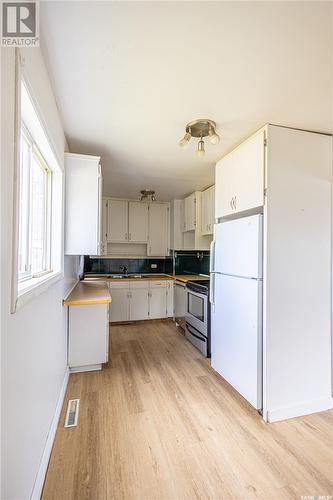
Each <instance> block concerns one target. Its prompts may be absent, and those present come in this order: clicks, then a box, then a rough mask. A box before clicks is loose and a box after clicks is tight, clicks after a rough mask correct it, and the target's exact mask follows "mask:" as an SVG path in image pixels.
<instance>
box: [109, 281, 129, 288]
mask: <svg viewBox="0 0 333 500" xmlns="http://www.w3.org/2000/svg"><path fill="white" fill-rule="evenodd" d="M109 287H110V289H111V290H112V289H115V288H127V289H128V288H129V282H128V281H109Z"/></svg>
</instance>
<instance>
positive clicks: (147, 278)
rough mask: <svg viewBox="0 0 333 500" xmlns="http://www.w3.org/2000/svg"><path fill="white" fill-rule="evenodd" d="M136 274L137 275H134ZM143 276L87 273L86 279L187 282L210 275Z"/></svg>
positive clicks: (90, 280)
mask: <svg viewBox="0 0 333 500" xmlns="http://www.w3.org/2000/svg"><path fill="white" fill-rule="evenodd" d="M133 276H135V275H133ZM141 276H142V277H141V278H112V277H111V276H96V275H95V276H89V275H87V276H86V277H85V279H84V281H85V282H86V283H92V282H94V281H96V282H101V281H112V282H113V281H153V280H157V281H162V280H177V281H182V282H183V283H186V282H187V281H191V280H209V276H202V275H200V274H176V275H168V274H152V275H149V274H142V275H141Z"/></svg>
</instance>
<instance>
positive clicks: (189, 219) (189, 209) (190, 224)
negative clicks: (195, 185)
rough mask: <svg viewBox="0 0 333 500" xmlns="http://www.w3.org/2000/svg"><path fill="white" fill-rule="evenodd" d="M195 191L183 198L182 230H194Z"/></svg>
mask: <svg viewBox="0 0 333 500" xmlns="http://www.w3.org/2000/svg"><path fill="white" fill-rule="evenodd" d="M195 201H196V200H195V193H192V194H190V196H187V198H185V200H184V219H183V220H184V227H183V231H194V230H195V224H196V211H195Z"/></svg>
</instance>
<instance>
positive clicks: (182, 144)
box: [178, 132, 191, 148]
mask: <svg viewBox="0 0 333 500" xmlns="http://www.w3.org/2000/svg"><path fill="white" fill-rule="evenodd" d="M190 139H191V134H190V133H189V132H186V134H185V135H184V137H183V138H182V139H180V141H179V143H178V144H179V146H180V147H181V148H186V146H187V145H188V143H189V141H190Z"/></svg>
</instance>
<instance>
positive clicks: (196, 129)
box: [179, 119, 220, 156]
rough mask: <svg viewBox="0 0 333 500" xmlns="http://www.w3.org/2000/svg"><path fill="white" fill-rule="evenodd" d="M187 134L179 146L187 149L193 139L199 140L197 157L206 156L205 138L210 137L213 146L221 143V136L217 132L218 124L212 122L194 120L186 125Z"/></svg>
mask: <svg viewBox="0 0 333 500" xmlns="http://www.w3.org/2000/svg"><path fill="white" fill-rule="evenodd" d="M185 130H186V133H185V135H184V137H183V138H182V139H180V141H179V146H180V147H181V148H185V147H186V146H187V145H188V143H189V142H190V139H191V137H197V138H199V141H198V148H197V155H198V156H204V155H205V141H204V140H203V137H209V140H210V142H211V144H218V143H219V142H220V136H219V135H218V134H217V132H216V123H215V122H213V121H212V120H206V119H202V120H193V122H190V123H188V124H187V125H186V128H185Z"/></svg>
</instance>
